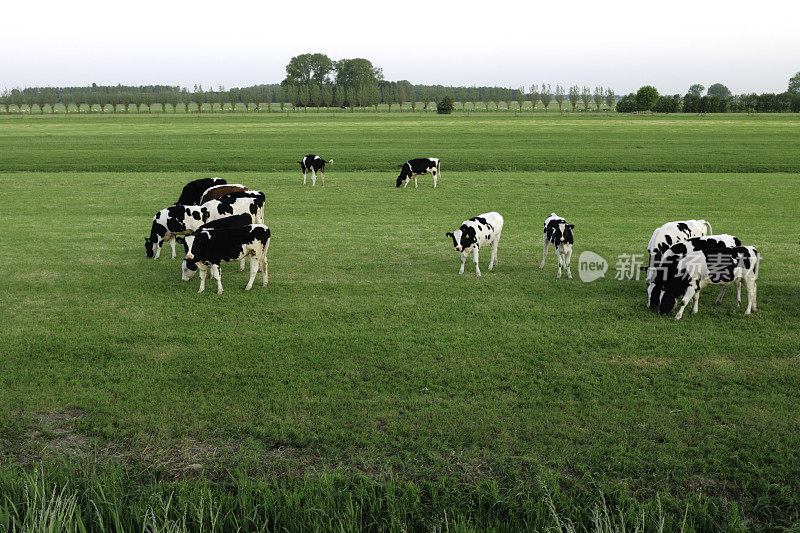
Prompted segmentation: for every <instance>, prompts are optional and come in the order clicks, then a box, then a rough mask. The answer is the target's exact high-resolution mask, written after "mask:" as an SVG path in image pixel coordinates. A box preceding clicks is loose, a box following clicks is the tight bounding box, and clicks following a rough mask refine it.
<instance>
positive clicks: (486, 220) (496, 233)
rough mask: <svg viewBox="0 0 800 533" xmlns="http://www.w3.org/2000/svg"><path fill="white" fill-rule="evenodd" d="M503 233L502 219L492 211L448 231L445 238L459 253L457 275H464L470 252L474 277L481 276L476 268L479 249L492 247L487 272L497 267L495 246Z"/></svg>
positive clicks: (479, 270)
mask: <svg viewBox="0 0 800 533" xmlns="http://www.w3.org/2000/svg"><path fill="white" fill-rule="evenodd" d="M502 231H503V217H502V216H501V215H500V213H497V212H495V211H492V212H491V213H484V214H482V215H478V216H476V217H472V218H471V219H469V220H465V221H464V223H463V224H461V227H460V228H458V229H457V230H455V231H454V232H453V233H450V232H449V231H448V232H447V233H445V236H447V237H450V238H451V239H453V248H455V251H456V252H460V253H461V268H460V269H459V271H458V273H459V274H463V273H464V263H465V262H466V260H467V256H468V255H469V253H470V251H471V252H472V254H473V257H474V259H475V275H477V276H480V275H481V269H480V268H478V250H479V249H480V248H481V247H485V246H489V245H491V247H492V255H491V257H490V258H489V270H491V269H492V268H493V267H494V266H495V265H497V263H498V261H497V244H498V243H499V242H500V234H501V233H502Z"/></svg>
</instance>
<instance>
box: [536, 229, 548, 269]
mask: <svg viewBox="0 0 800 533" xmlns="http://www.w3.org/2000/svg"><path fill="white" fill-rule="evenodd" d="M549 246H550V241H548V240H547V234H546V233H545V234H544V235H543V236H542V264H541V265H539V268H544V260H545V259H547V248H548V247H549Z"/></svg>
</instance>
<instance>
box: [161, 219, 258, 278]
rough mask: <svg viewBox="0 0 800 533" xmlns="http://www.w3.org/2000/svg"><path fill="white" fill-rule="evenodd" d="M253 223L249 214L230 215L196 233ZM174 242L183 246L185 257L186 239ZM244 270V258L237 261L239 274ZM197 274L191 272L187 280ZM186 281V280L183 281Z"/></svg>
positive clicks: (203, 226) (212, 222)
mask: <svg viewBox="0 0 800 533" xmlns="http://www.w3.org/2000/svg"><path fill="white" fill-rule="evenodd" d="M252 223H253V216H252V215H251V214H250V213H240V214H238V215H231V216H227V217H222V218H218V219H217V220H212V221H211V222H208V223H206V224H203V225H202V226H200V227H199V228H197V230H196V231H203V230H204V229H221V228H222V229H224V228H240V227H242V226H248V225H250V224H252ZM175 240H176V241H177V242H178V243H179V244H182V245H183V248H184V255H186V254H187V253H188V252H189V250H188V249H187V248H186V239H184V238H183V237H175ZM181 269H182V272H185V271H186V268H185V262H184V266H182V267H181ZM242 270H244V258H242V259H241V260H240V261H239V272H241V271H242ZM195 272H197V269H195V270H194V271H191V274H189V279H191V278H192V276H194V273H195ZM184 281H188V280H184Z"/></svg>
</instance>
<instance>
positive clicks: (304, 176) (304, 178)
mask: <svg viewBox="0 0 800 533" xmlns="http://www.w3.org/2000/svg"><path fill="white" fill-rule="evenodd" d="M305 184H306V173H305V172H303V185H305Z"/></svg>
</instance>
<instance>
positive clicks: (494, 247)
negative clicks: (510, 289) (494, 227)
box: [489, 235, 500, 270]
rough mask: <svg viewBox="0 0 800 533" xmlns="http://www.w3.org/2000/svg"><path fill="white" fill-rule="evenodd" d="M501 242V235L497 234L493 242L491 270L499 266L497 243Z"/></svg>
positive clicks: (490, 261) (490, 260) (490, 259)
mask: <svg viewBox="0 0 800 533" xmlns="http://www.w3.org/2000/svg"><path fill="white" fill-rule="evenodd" d="M499 242H500V235H495V238H494V242H493V243H492V256H491V257H490V258H489V270H491V269H492V267H495V266H497V264H498V260H497V245H498V243H499Z"/></svg>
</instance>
